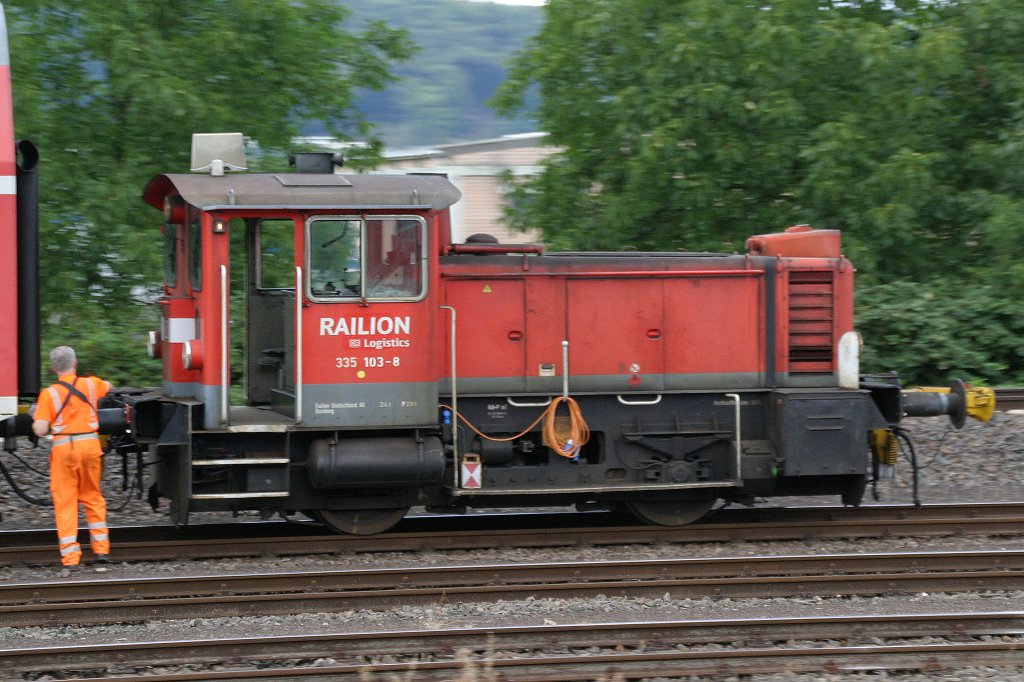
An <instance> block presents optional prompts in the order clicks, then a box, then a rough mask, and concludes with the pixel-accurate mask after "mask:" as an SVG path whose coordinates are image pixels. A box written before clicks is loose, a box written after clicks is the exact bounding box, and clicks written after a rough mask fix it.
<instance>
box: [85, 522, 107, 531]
mask: <svg viewBox="0 0 1024 682" xmlns="http://www.w3.org/2000/svg"><path fill="white" fill-rule="evenodd" d="M89 528H90V529H92V528H103V529H104V530H106V528H107V522H106V521H93V522H92V523H90V524H89Z"/></svg>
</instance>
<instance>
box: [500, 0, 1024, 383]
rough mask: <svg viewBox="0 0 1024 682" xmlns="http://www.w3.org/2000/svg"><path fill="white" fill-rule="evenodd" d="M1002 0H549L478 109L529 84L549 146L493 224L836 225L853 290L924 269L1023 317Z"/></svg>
mask: <svg viewBox="0 0 1024 682" xmlns="http://www.w3.org/2000/svg"><path fill="white" fill-rule="evenodd" d="M1019 10H1020V3H1019V2H1018V1H1017V0H948V1H945V2H934V1H932V0H899V1H898V2H890V1H886V0H859V1H853V2H850V1H848V0H842V1H840V0H765V1H763V2H757V3H748V2H739V1H736V2H720V1H718V0H687V2H676V1H674V0H586V1H584V0H552V1H551V2H549V3H548V5H547V6H546V7H545V23H544V26H543V28H542V30H541V31H540V33H538V34H537V35H536V36H535V37H534V38H533V39H532V41H531V42H530V43H529V44H528V45H527V47H526V48H525V49H524V50H523V51H522V52H521V53H520V54H519V55H518V56H517V58H516V61H515V63H514V64H513V67H512V71H511V77H510V79H509V80H508V81H507V82H506V83H505V85H504V86H503V88H502V90H501V91H500V92H499V95H498V97H497V98H496V103H497V105H498V106H499V108H500V109H501V110H502V111H504V112H517V111H519V110H520V109H521V108H522V107H523V106H524V102H525V101H526V100H525V98H526V97H527V96H528V94H529V93H530V92H532V91H533V89H534V88H536V90H537V91H538V92H539V95H540V104H539V106H538V110H537V115H538V117H539V121H540V126H541V128H542V129H544V130H547V131H548V132H549V133H550V141H551V143H552V145H555V146H557V147H560V148H561V149H563V150H564V151H562V152H560V153H557V154H555V155H553V156H552V157H550V158H549V159H548V161H547V162H546V165H545V167H544V169H543V172H542V173H541V175H540V176H539V177H538V178H536V180H534V181H532V182H530V183H527V184H526V185H524V186H520V187H519V188H518V190H517V192H518V197H517V198H518V201H514V202H512V203H511V205H512V206H513V209H512V211H511V213H510V220H511V222H512V223H513V224H514V225H516V226H518V227H539V228H541V229H542V230H543V231H544V236H545V240H546V241H547V242H548V243H549V244H550V245H552V246H553V247H555V248H558V247H567V248H599V249H600V248H611V249H616V248H621V247H622V246H625V245H632V246H636V247H638V248H644V249H646V248H656V249H664V248H677V247H685V248H692V249H703V248H708V249H716V250H717V249H726V250H741V249H742V248H743V239H744V237H746V236H748V235H749V234H752V233H755V232H759V231H764V230H774V229H779V228H781V227H785V226H787V225H792V224H798V223H809V224H812V225H815V226H817V227H828V228H838V229H841V230H843V234H844V236H843V238H844V244H845V251H846V253H847V255H848V256H850V257H851V259H852V260H853V261H854V263H855V264H857V266H858V269H859V270H860V272H861V275H862V277H865V278H866V282H867V283H872V282H873V283H875V285H876V286H880V285H881V284H882V283H892V282H895V281H916V282H925V283H929V286H931V287H933V288H934V290H935V291H942V292H943V293H944V296H946V297H947V298H946V299H944V300H945V301H948V302H950V305H952V306H955V307H957V309H959V310H961V311H966V313H965V315H962V316H961V317H962V318H965V319H970V314H968V313H970V311H974V314H975V315H976V316H979V319H980V318H984V320H985V322H986V324H984V325H982V326H984V327H986V328H992V329H994V328H996V326H998V325H997V322H996V320H995V319H994V318H993V317H991V315H995V314H996V313H995V311H996V310H997V309H998V310H999V311H1000V313H999V314H1001V315H1005V314H1007V313H1008V311H1007V310H1005V308H1006V305H1009V306H1010V308H1012V309H1013V310H1015V311H1016V314H1018V315H1019V314H1020V313H1022V312H1024V305H1022V304H1021V303H1020V301H1021V300H1022V299H1024V262H1022V260H1021V259H1020V257H1019V256H1018V255H1017V253H1018V246H1017V245H1019V244H1020V243H1021V242H1022V241H1024V210H1022V209H1024V182H1022V180H1024V178H1022V173H1024V165H1022V164H1021V163H1020V162H1019V156H1020V152H1021V150H1022V149H1024V69H1022V68H1021V64H1024V21H1022V20H1021V17H1020V11H1019ZM933 281H934V284H931V282H933ZM968 282H969V283H974V282H979V283H984V284H988V285H991V286H990V287H988V288H985V287H983V286H967V285H966V284H965V283H968ZM910 290H914V289H913V288H912V287H911V289H910ZM969 297H972V298H969ZM1003 297H1005V298H1008V300H1009V302H1008V303H1007V304H1006V305H1002V304H1000V305H995V303H997V302H998V301H999V299H1001V298H1003ZM870 298H871V297H868V299H870ZM868 299H865V304H866V305H867V304H868V303H869V300H868ZM874 300H877V299H874ZM870 312H871V311H867V314H869V315H870ZM986 315H988V317H985V316H986ZM897 333H899V332H898V331H897ZM962 333H963V334H969V333H970V329H969V328H965V329H963V332H962ZM867 341H868V343H871V342H872V340H871V339H868V340H867ZM881 355H883V356H884V355H886V354H885V353H882V354H881ZM889 355H890V356H891V354H889ZM1022 360H1024V356H1022V354H1020V352H1019V351H1018V352H1016V354H1013V353H1010V354H1009V355H1004V356H1002V357H1001V358H1000V359H998V360H993V361H992V362H990V363H987V364H985V368H986V369H985V370H984V374H985V375H987V376H992V371H991V370H992V368H994V367H998V366H1005V367H1006V372H1007V373H1008V374H1007V375H1005V376H1014V375H1015V376H1020V375H1021V373H1022V372H1024V367H1022V364H1021V363H1022ZM975 364H976V365H977V363H975ZM942 371H944V370H943V369H941V368H936V370H935V372H933V374H935V373H940V372H942Z"/></svg>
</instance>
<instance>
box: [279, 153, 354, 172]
mask: <svg viewBox="0 0 1024 682" xmlns="http://www.w3.org/2000/svg"><path fill="white" fill-rule="evenodd" d="M344 164H345V159H344V157H343V156H342V155H341V154H333V153H331V152H295V153H293V154H289V155H288V165H289V166H295V172H296V173H320V174H333V173H334V167H335V166H342V165H344Z"/></svg>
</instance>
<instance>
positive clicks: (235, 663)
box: [0, 611, 1024, 680]
mask: <svg viewBox="0 0 1024 682" xmlns="http://www.w3.org/2000/svg"><path fill="white" fill-rule="evenodd" d="M1022 634H1024V612H1019V611H1011V612H988V613H943V614H885V615H844V616H813V617H782V618H742V619H711V620H679V621H652V622H619V623H566V624H561V625H531V626H508V627H503V626H483V627H473V628H465V627H457V628H444V629H438V630H429V631H428V630H411V631H410V630H403V631H378V632H360V633H323V634H302V635H286V636H268V637H239V638H225V639H220V640H208V639H204V640H181V641H155V642H153V641H149V642H146V641H141V642H130V643H116V644H98V643H95V644H82V645H70V646H60V647H49V646H48V647H32V648H21V649H4V650H0V665H2V666H3V668H4V669H6V670H8V671H10V672H12V673H17V674H19V675H20V676H22V677H23V678H24V679H29V678H35V677H39V676H41V675H44V674H50V675H57V676H60V675H64V674H67V673H68V672H83V671H88V672H93V673H97V674H101V675H104V676H106V673H109V671H110V668H112V667H113V668H116V669H117V670H120V671H124V670H125V669H132V668H135V669H139V668H146V669H147V670H146V675H145V677H140V678H134V677H126V676H121V675H118V676H117V678H118V679H148V680H153V679H163V680H170V679H174V680H186V679H244V678H245V676H246V675H248V676H251V677H253V678H256V677H260V678H274V677H277V678H278V679H280V678H281V677H288V676H291V675H299V676H307V675H321V676H322V679H368V678H372V679H385V676H386V675H387V674H389V673H396V674H397V673H399V672H402V673H405V674H408V673H409V672H416V673H417V677H416V679H418V680H419V679H444V678H443V677H427V678H423V677H420V676H419V674H420V673H426V674H429V675H442V674H449V675H450V674H451V672H452V671H453V670H457V669H461V670H463V671H466V670H472V669H474V667H476V668H478V669H480V670H481V671H484V670H495V669H499V670H504V671H506V672H512V671H513V670H515V671H517V674H516V679H517V680H519V679H572V678H568V677H544V678H534V677H529V676H526V677H523V676H520V674H518V673H519V671H522V672H523V673H525V674H526V675H531V674H534V673H540V672H541V669H542V668H544V669H545V670H547V671H548V672H545V673H544V674H545V675H549V674H556V675H557V674H561V675H564V674H566V673H567V672H568V671H580V672H582V671H583V670H589V671H591V672H602V670H601V669H600V666H604V669H603V672H607V671H608V670H609V668H608V666H609V665H612V666H615V670H619V671H621V670H623V668H621V667H619V666H621V665H629V666H634V665H636V664H640V665H652V664H655V663H658V664H673V663H674V664H676V665H683V666H685V667H684V669H683V670H682V672H683V674H695V673H697V672H698V670H700V671H705V669H706V667H708V666H711V667H712V668H713V669H711V670H707V672H711V673H718V674H721V673H723V669H722V666H723V665H725V666H728V670H729V671H730V672H738V671H739V670H743V671H745V672H755V671H756V672H775V671H779V670H783V669H786V670H792V669H793V668H792V666H794V665H796V666H799V667H800V669H801V670H808V671H812V672H824V671H830V672H836V671H839V670H842V669H849V668H851V667H853V666H859V665H863V663H864V660H865V659H866V658H867V657H868V656H871V657H872V659H871V660H873V661H875V662H876V663H878V665H877V667H880V668H885V667H893V666H894V662H893V659H895V658H896V657H899V659H900V660H899V663H898V664H896V665H897V666H898V667H900V668H907V667H908V663H907V662H906V658H907V657H908V656H912V657H915V658H916V662H915V663H912V664H909V667H923V668H924V669H934V667H935V664H936V662H937V659H936V658H934V654H935V653H936V652H948V651H950V650H951V649H952V650H953V651H955V652H956V654H958V658H957V659H956V661H955V662H956V663H957V664H958V665H961V666H962V665H964V664H965V660H963V658H962V657H963V656H964V655H965V654H966V655H980V654H984V655H985V656H987V657H989V658H986V664H988V665H992V664H994V663H996V661H995V660H993V659H994V658H996V657H999V656H1005V655H1007V654H1012V653H1013V652H1019V651H1021V650H1024V640H1022V639H1021V635H1022ZM925 637H927V638H945V639H947V640H949V641H948V642H946V643H943V644H938V645H937V644H934V643H933V642H932V643H929V644H926V645H922V644H919V643H918V644H915V643H907V642H908V640H913V639H916V638H925ZM995 637H998V638H1003V639H1010V640H1011V641H1004V642H998V643H994V644H993V643H991V642H983V641H982V642H978V641H970V640H977V639H980V638H990V639H991V638H995ZM879 639H885V640H889V641H887V642H885V643H884V644H877V641H878V640H879ZM836 640H848V641H847V642H846V643H845V644H844V645H836V644H835V641H836ZM794 641H803V646H799V647H795V646H794V645H793V642H794ZM823 642H828V644H829V646H828V647H827V648H822V647H821V643H823ZM867 642H876V644H874V645H873V646H868V645H867V644H866V643H867ZM812 643H813V644H812ZM773 645H775V646H773ZM722 646H724V647H727V648H726V649H724V650H723V649H722V648H721V647H722ZM566 650H568V651H569V652H570V654H571V655H569V656H566V655H565V651H566ZM595 650H596V651H595ZM503 652H514V653H515V659H514V661H512V662H510V661H509V657H508V656H507V655H503ZM553 652H558V653H557V654H553ZM823 657H824V658H823ZM374 658H377V659H382V660H380V661H376V662H374V661H373V659H374ZM318 659H319V660H320V661H323V660H325V659H333V660H334V661H335V665H328V666H323V665H318V666H315V667H314V666H312V665H311V662H313V661H316V660H318ZM339 659H340V660H339ZM367 661H368V662H367ZM384 661H390V662H384ZM271 663H279V664H280V665H281V666H282V668H281V669H277V670H266V668H267V667H268V666H269V665H270V664H271ZM1006 663H1007V664H1012V663H1016V665H1017V666H1020V658H1019V653H1017V655H1016V656H1015V658H1013V659H1008V660H1006ZM173 666H189V667H191V668H194V667H196V666H203V667H205V668H207V670H205V671H203V672H195V671H193V672H188V673H175V672H169V673H167V674H159V669H160V668H172V667H173ZM580 666H583V667H582V668H581V667H580ZM595 666H597V667H596V668H595ZM779 666H785V668H781V667H779ZM154 668H157V669H158V670H157V671H154ZM211 668H218V670H212V669H211ZM223 668H228V669H227V670H223ZM667 672H668V671H667V669H666V668H660V669H659V673H658V674H657V676H659V677H661V676H665V675H666V674H667ZM332 676H335V677H332Z"/></svg>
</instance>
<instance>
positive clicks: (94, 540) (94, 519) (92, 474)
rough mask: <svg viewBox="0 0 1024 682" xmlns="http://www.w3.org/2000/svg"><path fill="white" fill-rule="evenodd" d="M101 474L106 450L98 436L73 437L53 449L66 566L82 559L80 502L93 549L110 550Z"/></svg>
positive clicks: (52, 478)
mask: <svg viewBox="0 0 1024 682" xmlns="http://www.w3.org/2000/svg"><path fill="white" fill-rule="evenodd" d="M56 440H65V439H60V438H58V439H56ZM102 477H103V450H102V449H101V448H100V442H99V439H97V438H95V437H94V438H88V439H81V440H79V439H71V442H65V443H61V444H60V445H54V446H53V449H52V450H50V494H51V495H52V496H53V512H54V516H55V517H56V520H57V542H58V544H59V546H60V562H61V563H62V564H63V565H65V566H76V565H78V563H79V562H81V560H82V548H81V546H80V545H79V544H78V505H79V503H81V505H82V506H83V507H85V520H86V522H87V523H88V524H89V543H90V545H91V546H92V551H93V553H95V554H110V535H109V531H108V530H107V501H106V500H105V499H103V493H102V492H100V479H101V478H102Z"/></svg>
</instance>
